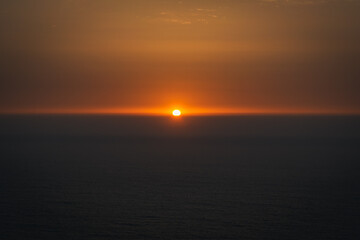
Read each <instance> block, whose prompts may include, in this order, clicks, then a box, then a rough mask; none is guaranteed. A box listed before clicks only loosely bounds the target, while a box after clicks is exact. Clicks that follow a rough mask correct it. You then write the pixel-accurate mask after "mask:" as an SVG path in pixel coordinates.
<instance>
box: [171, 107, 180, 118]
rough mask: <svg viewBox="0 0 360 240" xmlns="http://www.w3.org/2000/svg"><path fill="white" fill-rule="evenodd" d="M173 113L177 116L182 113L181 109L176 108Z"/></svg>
mask: <svg viewBox="0 0 360 240" xmlns="http://www.w3.org/2000/svg"><path fill="white" fill-rule="evenodd" d="M172 114H173V116H175V117H179V116H180V115H181V112H180V110H177V109H176V110H174V111H173V112H172Z"/></svg>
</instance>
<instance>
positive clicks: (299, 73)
mask: <svg viewBox="0 0 360 240" xmlns="http://www.w3.org/2000/svg"><path fill="white" fill-rule="evenodd" d="M359 10H360V4H359V2H358V1H347V0H312V1H301V0H290V1H285V0H252V1H250V0H249V1H238V0H223V1H217V0H207V1H205V0H192V1H185V0H184V1H170V0H133V1H115V0H103V1H96V0H87V1H85V0H73V1H60V0H54V1H45V0H38V1H36V2H30V1H25V0H17V1H3V2H2V3H0V34H1V36H4V37H2V38H1V39H0V51H1V55H0V79H1V80H0V112H3V113H9V112H12V113H20V112H24V113H31V112H35V113H45V112H52V113H61V112H62V113H136V114H141V113H143V114H164V113H167V112H169V111H171V109H173V108H181V109H182V110H183V112H184V113H188V114H212V113H213V114H221V113H222V114H231V113H241V114H242V113H321V114H323V113H359V112H360V95H359V94H358V92H359V90H360V84H359V79H360V69H359V66H360V48H359V44H358V43H359V42H360V25H359V24H358V22H360V15H359V14H358V13H359Z"/></svg>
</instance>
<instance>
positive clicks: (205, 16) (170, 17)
mask: <svg viewBox="0 0 360 240" xmlns="http://www.w3.org/2000/svg"><path fill="white" fill-rule="evenodd" d="M217 18H219V15H218V13H217V10H216V9H206V8H195V9H187V10H183V11H162V12H160V13H159V14H158V16H157V17H155V19H156V20H158V21H161V22H167V23H173V24H182V25H189V24H193V23H200V24H201V23H202V24H207V23H209V22H210V21H211V20H215V19H217Z"/></svg>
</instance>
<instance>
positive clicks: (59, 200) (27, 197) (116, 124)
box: [0, 115, 360, 240]
mask: <svg viewBox="0 0 360 240" xmlns="http://www.w3.org/2000/svg"><path fill="white" fill-rule="evenodd" d="M0 239H1V240H3V239H4V240H8V239H9V240H11V239H19V240H42V239H46V240H57V239H71V240H73V239H86V240H100V239H101V240H107V239H109V240H110V239H244V240H246V239H274V240H275V239H276V240H279V239H301V240H304V239H316V240H317V239H319V240H322V239H326V240H328V239H341V240H343V239H360V117H334V116H333V117H329V116H239V117H183V118H181V119H173V118H170V117H123V116H56V115H54V116H45V115H43V116H40V115H38V116H36V115H33V116H1V117H0Z"/></svg>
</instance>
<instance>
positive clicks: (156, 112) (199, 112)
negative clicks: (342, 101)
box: [0, 107, 360, 117]
mask: <svg viewBox="0 0 360 240" xmlns="http://www.w3.org/2000/svg"><path fill="white" fill-rule="evenodd" d="M173 109H175V108H171V109H170V108H168V109H164V108H161V109H160V108H157V109H150V108H147V109H146V108H143V109H114V108H112V109H21V110H20V109H18V110H3V111H1V110H0V115H115V116H154V117H155V116H172V114H171V113H172V110H173ZM179 109H180V110H182V116H266V115H268V116H271V115H276V116H281V115H282V116H289V115H309V116H316V115H319V116H358V115H360V111H349V110H347V111H346V110H323V109H321V110H305V109H297V110H288V109H215V108H214V109H205V108H202V109H200V108H198V109H186V108H181V107H179Z"/></svg>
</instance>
